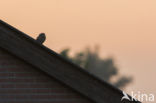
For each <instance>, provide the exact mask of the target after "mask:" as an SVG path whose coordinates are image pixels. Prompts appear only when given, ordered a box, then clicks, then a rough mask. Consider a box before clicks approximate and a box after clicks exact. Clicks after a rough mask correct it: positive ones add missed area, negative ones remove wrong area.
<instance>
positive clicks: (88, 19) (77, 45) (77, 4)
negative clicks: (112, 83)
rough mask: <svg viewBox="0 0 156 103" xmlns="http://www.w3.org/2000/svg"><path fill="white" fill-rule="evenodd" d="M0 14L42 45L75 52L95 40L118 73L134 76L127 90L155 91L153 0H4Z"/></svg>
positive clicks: (155, 20)
mask: <svg viewBox="0 0 156 103" xmlns="http://www.w3.org/2000/svg"><path fill="white" fill-rule="evenodd" d="M0 4H1V6H0V19H2V20H4V21H6V22H8V23H9V24H11V25H13V26H15V27H17V28H18V29H20V30H21V31H23V32H25V33H27V34H29V35H30V36H32V37H36V36H37V35H38V34H39V33H40V32H45V33H46V34H47V41H46V42H45V45H47V46H48V47H49V48H51V49H53V50H55V51H57V52H58V51H60V50H61V49H63V48H65V47H71V48H72V50H73V52H75V51H78V50H82V49H83V48H85V47H86V46H94V45H95V44H99V45H100V47H101V55H102V56H114V58H115V60H116V63H117V65H118V67H119V68H120V71H121V73H122V74H128V75H132V76H134V82H133V83H132V84H131V85H129V86H128V88H127V91H131V90H134V91H141V92H143V93H155V94H156V83H155V82H154V80H155V78H156V63H155V60H156V29H155V28H156V0H3V1H1V3H0Z"/></svg>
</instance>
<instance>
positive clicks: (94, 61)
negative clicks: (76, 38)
mask: <svg viewBox="0 0 156 103" xmlns="http://www.w3.org/2000/svg"><path fill="white" fill-rule="evenodd" d="M98 51H99V47H98V46H96V48H95V50H94V51H91V50H90V49H89V48H87V49H86V50H85V51H82V52H78V53H76V54H75V55H74V56H70V55H69V52H70V49H64V50H62V51H61V52H60V54H61V55H62V56H63V57H65V58H67V59H69V60H71V61H72V62H74V63H75V64H77V65H79V66H81V67H82V68H84V69H86V70H87V71H88V72H90V73H92V74H94V75H96V76H97V77H99V78H101V79H103V80H105V81H107V82H109V83H111V84H112V85H114V86H116V87H117V88H121V89H123V88H124V87H125V86H126V85H127V84H128V83H130V82H131V81H132V78H131V77H127V76H121V75H120V74H119V72H118V68H117V67H116V65H115V63H114V60H113V59H112V58H107V59H103V58H100V57H99V55H98V54H99V52H98ZM114 76H116V77H117V76H120V78H119V79H118V80H116V81H115V82H112V81H111V79H112V78H113V77H114Z"/></svg>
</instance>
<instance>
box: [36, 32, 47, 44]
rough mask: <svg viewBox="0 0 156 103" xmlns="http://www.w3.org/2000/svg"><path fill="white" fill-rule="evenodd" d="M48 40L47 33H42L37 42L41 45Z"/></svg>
mask: <svg viewBox="0 0 156 103" xmlns="http://www.w3.org/2000/svg"><path fill="white" fill-rule="evenodd" d="M45 40H46V35H45V33H40V34H39V36H38V37H37V39H36V41H37V42H38V43H40V44H43V43H44V41H45Z"/></svg>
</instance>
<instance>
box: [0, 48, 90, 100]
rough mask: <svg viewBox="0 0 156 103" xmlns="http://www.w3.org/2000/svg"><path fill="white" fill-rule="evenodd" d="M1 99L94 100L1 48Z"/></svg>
mask: <svg viewBox="0 0 156 103" xmlns="http://www.w3.org/2000/svg"><path fill="white" fill-rule="evenodd" d="M0 102H2V103H91V101H89V100H88V99H87V98H85V97H83V96H81V95H80V94H78V93H77V92H75V91H73V90H71V89H70V88H68V87H67V86H66V85H64V84H62V83H60V82H58V81H57V80H55V79H53V78H51V77H49V76H48V75H46V74H44V73H43V72H41V71H39V70H37V69H35V68H33V67H32V66H30V65H28V64H26V63H24V62H23V61H21V60H19V59H17V58H16V57H14V56H12V55H10V54H9V53H7V52H5V51H3V50H1V49H0Z"/></svg>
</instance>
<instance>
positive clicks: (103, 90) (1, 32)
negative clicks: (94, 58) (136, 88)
mask: <svg viewBox="0 0 156 103" xmlns="http://www.w3.org/2000/svg"><path fill="white" fill-rule="evenodd" d="M0 47H1V48H2V49H4V50H6V51H8V52H9V53H11V54H13V55H15V56H16V57H18V58H20V59H21V60H24V61H25V62H26V63H29V64H30V65H32V66H34V67H35V68H36V69H40V70H42V71H43V72H45V73H46V74H47V75H49V76H51V77H52V78H55V79H57V80H58V81H60V82H62V83H64V84H65V85H67V86H68V87H70V88H72V89H73V90H75V91H77V92H79V93H80V94H81V95H83V96H85V97H87V98H88V99H90V100H92V101H93V102H95V103H121V98H122V96H123V94H122V91H121V90H119V89H117V88H115V87H113V86H112V85H110V84H108V83H106V82H104V81H103V80H101V79H99V78H97V77H96V76H94V75H92V74H90V73H89V72H87V71H85V70H84V69H82V68H81V67H79V66H77V65H75V64H73V63H71V62H70V61H68V60H66V59H64V58H63V57H61V56H60V55H59V54H57V53H55V52H54V51H52V50H50V49H49V48H47V47H45V46H44V45H42V44H40V43H38V42H36V40H35V39H33V38H31V37H29V36H28V35H26V34H25V33H23V32H21V31H19V30H17V29H15V28H14V27H12V26H10V25H9V24H7V23H5V22H3V21H2V20H0ZM126 103H129V102H126ZM134 103H137V102H134Z"/></svg>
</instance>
